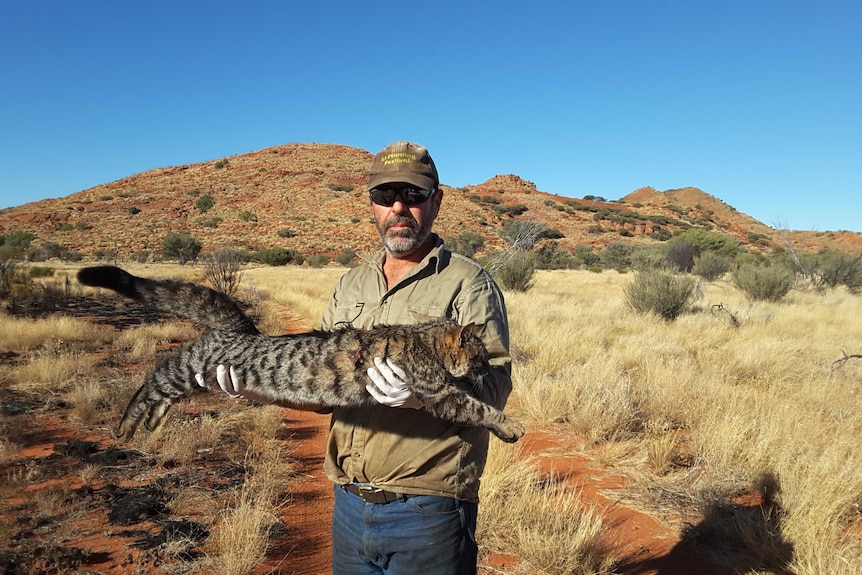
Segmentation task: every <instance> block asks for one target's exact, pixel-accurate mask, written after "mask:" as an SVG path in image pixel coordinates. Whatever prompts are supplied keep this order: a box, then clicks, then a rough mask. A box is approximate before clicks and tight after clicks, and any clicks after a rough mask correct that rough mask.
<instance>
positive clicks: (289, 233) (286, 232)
mask: <svg viewBox="0 0 862 575" xmlns="http://www.w3.org/2000/svg"><path fill="white" fill-rule="evenodd" d="M277 233H278V237H280V238H293V237H296V232H295V231H293V230H292V229H290V228H281V229H280V230H278V232H277Z"/></svg>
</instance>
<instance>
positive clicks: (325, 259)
mask: <svg viewBox="0 0 862 575" xmlns="http://www.w3.org/2000/svg"><path fill="white" fill-rule="evenodd" d="M305 261H306V263H307V264H308V267H312V268H322V267H325V266H326V265H327V264H329V256H328V255H326V254H314V255H311V256H308V258H307V259H306V260H305Z"/></svg>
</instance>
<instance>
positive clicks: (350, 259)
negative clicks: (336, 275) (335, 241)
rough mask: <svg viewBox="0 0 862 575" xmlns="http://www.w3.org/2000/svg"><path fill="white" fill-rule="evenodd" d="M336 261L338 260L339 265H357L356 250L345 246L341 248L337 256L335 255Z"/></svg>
mask: <svg viewBox="0 0 862 575" xmlns="http://www.w3.org/2000/svg"><path fill="white" fill-rule="evenodd" d="M335 261H336V262H338V264H339V265H342V266H345V267H350V266H353V265H355V262H356V250H354V249H353V248H344V249H343V250H341V253H339V254H338V255H337V256H335Z"/></svg>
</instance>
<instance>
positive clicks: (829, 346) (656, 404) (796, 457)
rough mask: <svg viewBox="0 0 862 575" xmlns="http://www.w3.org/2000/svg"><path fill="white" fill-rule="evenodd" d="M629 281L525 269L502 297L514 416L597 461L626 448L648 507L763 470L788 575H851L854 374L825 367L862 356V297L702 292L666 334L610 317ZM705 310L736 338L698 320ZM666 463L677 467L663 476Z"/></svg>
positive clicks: (719, 493) (855, 497)
mask: <svg viewBox="0 0 862 575" xmlns="http://www.w3.org/2000/svg"><path fill="white" fill-rule="evenodd" d="M629 280H630V277H629V276H626V275H618V274H615V273H604V274H590V273H586V272H541V273H539V274H538V276H537V278H536V285H535V287H534V288H533V290H531V291H530V292H527V293H525V294H521V293H508V294H507V303H508V307H509V315H510V323H511V326H512V342H513V346H514V348H515V349H516V353H517V357H521V358H522V360H521V361H516V363H515V366H514V377H515V388H516V393H515V396H514V401H515V403H516V404H517V405H518V407H519V409H520V410H521V411H522V412H524V413H526V414H527V417H528V418H529V419H533V420H537V421H551V422H556V423H558V424H559V428H560V430H561V431H565V430H569V431H570V432H572V433H576V434H579V435H583V436H586V437H588V438H589V439H591V440H592V441H593V442H594V444H595V445H596V446H597V448H596V450H597V451H601V450H603V449H607V446H608V445H610V444H614V443H625V444H626V445H627V446H628V447H631V448H633V449H635V450H636V451H637V452H638V453H639V455H638V456H635V457H632V456H627V457H625V458H622V459H620V461H621V462H624V465H623V467H624V471H626V472H627V473H628V474H629V475H630V476H631V477H632V478H633V479H634V481H635V483H636V484H638V485H640V486H641V488H642V489H644V491H649V492H651V493H652V495H653V497H654V501H653V505H656V506H661V505H671V504H683V503H688V504H690V503H692V502H696V501H701V502H703V501H715V500H721V499H723V498H727V497H730V496H733V495H736V494H739V493H742V492H744V491H747V490H750V489H751V485H752V482H753V481H754V479H755V478H756V477H758V476H760V475H762V474H763V473H773V474H774V475H775V476H776V477H777V480H778V482H779V484H780V495H778V501H777V503H778V504H779V505H780V508H781V510H782V515H781V516H782V534H783V537H784V538H786V539H787V540H789V541H790V542H791V543H792V544H793V547H794V549H795V554H794V557H793V558H792V563H791V564H790V567H791V568H794V569H798V570H799V572H823V573H825V572H829V573H850V572H862V554H860V552H859V541H858V538H854V537H848V536H847V529H848V528H849V527H850V526H851V525H852V524H854V523H855V522H858V521H859V520H860V511H859V503H860V495H859V494H860V493H862V474H860V473H859V469H862V454H860V453H859V450H858V447H857V446H858V445H860V443H862V396H860V394H859V384H860V380H862V378H860V374H862V365H859V364H860V363H862V362H859V361H858V360H857V361H856V362H855V363H853V362H850V361H848V362H847V363H846V364H845V365H844V367H843V368H842V369H839V370H832V369H831V367H832V364H833V362H834V361H835V360H836V359H839V358H840V357H842V355H843V353H844V352H845V351H846V352H847V353H849V354H852V353H860V352H862V325H860V323H859V321H858V318H859V317H862V298H860V297H858V296H854V295H852V294H848V293H846V292H843V291H840V290H839V291H834V292H829V293H827V294H817V293H800V292H793V293H792V294H790V296H788V297H787V298H786V300H784V301H782V302H779V303H772V304H762V303H756V304H752V303H749V302H748V301H746V300H745V299H744V297H743V296H742V295H741V294H740V293H738V292H737V291H736V290H734V289H733V288H731V287H730V286H729V285H727V284H724V283H718V284H707V285H706V286H704V292H705V299H704V301H702V302H701V303H699V304H698V305H699V308H700V309H699V310H695V311H694V312H693V313H689V314H686V315H683V316H682V317H680V318H679V319H678V320H677V321H676V322H673V323H668V322H664V321H660V320H658V319H657V318H654V317H651V316H649V315H639V314H634V313H632V312H630V311H628V310H626V309H625V307H624V306H623V298H622V287H623V285H624V284H625V282H627V281H629ZM718 303H722V304H723V305H724V308H725V309H727V310H730V311H731V312H732V313H734V315H735V316H736V317H737V318H738V319H739V320H740V322H741V324H742V325H741V327H739V328H735V327H733V326H732V325H731V323H730V321H728V318H727V316H726V315H722V314H713V313H711V311H712V310H711V306H712V305H714V304H718ZM679 432H684V434H685V437H687V440H686V441H679V437H681V436H680V435H678V433H679ZM675 459H680V460H687V461H688V462H689V464H687V465H682V466H680V468H679V469H673V464H674V460H675ZM743 544H745V542H743ZM751 544H753V545H757V544H758V543H757V542H751ZM787 559H788V561H790V560H791V558H787ZM815 566H816V567H817V568H816V569H814V567H815Z"/></svg>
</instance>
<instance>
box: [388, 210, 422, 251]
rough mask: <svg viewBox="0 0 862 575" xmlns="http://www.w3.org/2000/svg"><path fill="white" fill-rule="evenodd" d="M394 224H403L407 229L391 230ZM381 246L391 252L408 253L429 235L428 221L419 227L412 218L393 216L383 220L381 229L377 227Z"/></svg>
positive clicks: (420, 244)
mask: <svg viewBox="0 0 862 575" xmlns="http://www.w3.org/2000/svg"><path fill="white" fill-rule="evenodd" d="M395 224H403V225H406V226H407V229H404V230H398V231H397V232H393V231H391V228H392V226H393V225H395ZM377 231H378V232H379V233H380V239H381V240H382V241H383V247H384V248H386V251H387V252H389V253H392V254H401V253H410V252H412V251H414V250H416V249H417V248H419V247H420V246H422V244H424V243H425V240H427V239H428V236H429V235H431V225H430V222H429V223H428V224H426V226H425V227H420V226H419V222H417V221H416V220H414V219H413V218H402V217H398V216H394V217H392V218H389V219H388V220H386V221H385V222H383V226H382V229H381V228H380V227H378V229H377Z"/></svg>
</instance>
